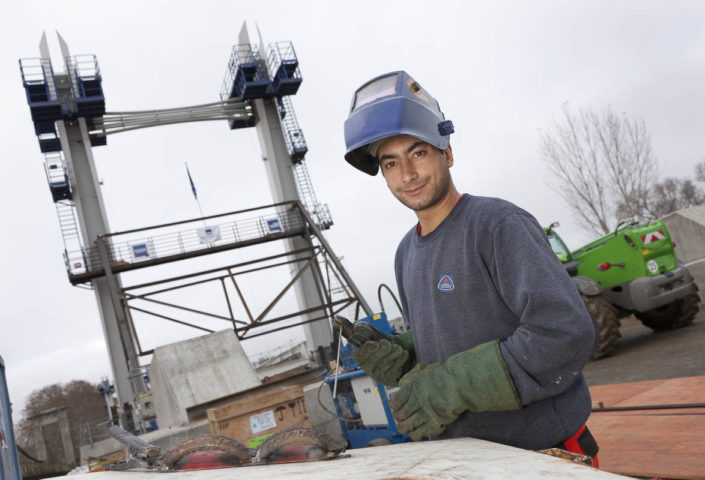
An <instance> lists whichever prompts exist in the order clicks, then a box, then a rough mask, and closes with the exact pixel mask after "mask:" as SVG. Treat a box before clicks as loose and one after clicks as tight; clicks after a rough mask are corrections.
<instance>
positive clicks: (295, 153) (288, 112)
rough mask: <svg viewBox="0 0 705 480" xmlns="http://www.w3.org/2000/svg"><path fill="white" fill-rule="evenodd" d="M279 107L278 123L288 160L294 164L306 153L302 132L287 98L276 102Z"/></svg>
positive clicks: (292, 106)
mask: <svg viewBox="0 0 705 480" xmlns="http://www.w3.org/2000/svg"><path fill="white" fill-rule="evenodd" d="M277 103H278V106H279V121H280V122H281V126H282V130H283V131H284V141H285V142H286V149H287V151H288V152H289V158H291V161H292V162H294V163H296V162H298V161H299V160H301V159H302V158H303V157H304V156H305V155H306V152H308V146H307V145H306V138H305V137H304V132H303V130H301V127H300V126H299V121H298V119H297V118H296V113H295V112H294V105H293V104H292V102H291V99H290V98H289V97H282V98H280V99H278V100H277Z"/></svg>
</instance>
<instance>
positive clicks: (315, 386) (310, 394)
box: [304, 382, 343, 438]
mask: <svg viewBox="0 0 705 480" xmlns="http://www.w3.org/2000/svg"><path fill="white" fill-rule="evenodd" d="M320 385H321V382H316V383H312V384H310V385H306V386H305V387H304V401H305V402H306V410H308V416H309V420H311V426H312V427H313V428H314V430H318V431H321V432H323V433H326V434H328V435H330V436H331V437H333V438H340V437H342V436H343V431H342V430H341V428H340V423H339V422H338V419H337V418H336V417H335V416H333V415H332V414H331V413H329V412H335V404H334V403H333V395H332V394H331V392H330V387H328V385H324V386H323V387H321V389H320V399H321V403H322V404H323V405H324V406H325V407H326V409H328V410H329V412H327V411H326V410H325V409H323V407H321V405H320V403H318V399H319V394H318V393H319V387H320Z"/></svg>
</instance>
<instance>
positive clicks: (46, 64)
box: [20, 58, 61, 128]
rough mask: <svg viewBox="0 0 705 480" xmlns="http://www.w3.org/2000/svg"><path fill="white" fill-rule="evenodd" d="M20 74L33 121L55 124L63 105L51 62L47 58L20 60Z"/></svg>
mask: <svg viewBox="0 0 705 480" xmlns="http://www.w3.org/2000/svg"><path fill="white" fill-rule="evenodd" d="M20 73H21V75H22V86H24V89H25V93H26V95H27V103H28V104H29V110H30V112H31V114H32V121H35V122H36V121H44V120H50V121H52V122H53V121H54V120H58V119H59V118H61V104H60V102H59V98H58V96H57V94H56V82H55V79H54V71H53V69H52V67H51V61H50V60H49V59H47V58H23V59H21V60H20ZM35 128H37V127H36V126H35Z"/></svg>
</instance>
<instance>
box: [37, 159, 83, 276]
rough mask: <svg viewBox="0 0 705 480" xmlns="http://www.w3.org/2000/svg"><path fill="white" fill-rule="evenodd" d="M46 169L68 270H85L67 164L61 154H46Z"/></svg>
mask: <svg viewBox="0 0 705 480" xmlns="http://www.w3.org/2000/svg"><path fill="white" fill-rule="evenodd" d="M44 169H45V171H46V175H47V181H48V182H49V190H51V197H52V199H53V200H54V204H55V205H56V214H57V216H58V218H59V229H60V230H61V238H62V240H63V242H64V261H65V262H66V268H67V269H73V270H85V269H86V267H87V266H86V262H85V258H84V254H83V242H82V240H81V234H80V232H79V229H78V222H77V221H76V211H75V204H74V201H73V193H72V192H71V186H70V185H69V177H68V171H67V169H66V162H65V161H64V156H63V154H62V153H61V152H49V153H45V154H44Z"/></svg>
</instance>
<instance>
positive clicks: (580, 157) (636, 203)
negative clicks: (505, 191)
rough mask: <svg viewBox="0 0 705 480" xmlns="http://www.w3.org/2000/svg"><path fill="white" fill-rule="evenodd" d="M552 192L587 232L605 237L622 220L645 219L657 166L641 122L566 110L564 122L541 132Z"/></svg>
mask: <svg viewBox="0 0 705 480" xmlns="http://www.w3.org/2000/svg"><path fill="white" fill-rule="evenodd" d="M541 155H542V158H543V160H544V162H545V163H546V164H547V166H548V169H549V173H550V179H549V181H548V183H549V185H550V186H551V188H553V189H554V190H556V191H557V192H558V193H559V194H560V195H561V196H562V197H563V199H564V200H565V201H566V202H567V203H568V205H569V206H570V208H571V210H572V211H573V212H574V213H575V214H576V216H577V219H578V223H579V224H580V226H581V227H582V228H584V229H585V230H587V231H589V232H591V233H608V232H609V231H611V230H612V229H613V228H614V227H615V225H616V224H617V222H619V221H620V220H622V219H625V218H636V219H638V220H643V219H645V218H648V216H649V215H648V208H647V204H648V201H647V199H648V193H649V189H650V188H651V187H652V186H653V184H654V182H655V178H656V176H657V170H658V161H657V160H656V158H655V157H654V155H653V152H652V150H651V137H650V135H649V133H648V131H647V130H646V126H645V124H644V122H643V120H634V119H629V118H627V116H626V115H624V114H622V115H617V114H615V113H614V112H612V110H611V109H609V108H608V109H606V110H604V111H603V112H602V113H599V114H598V113H595V112H593V111H591V110H586V109H582V110H580V111H579V112H578V113H577V114H574V113H572V112H571V111H570V109H569V108H568V107H567V106H566V107H565V108H564V109H563V119H562V120H561V121H556V122H554V124H553V125H552V126H551V127H550V128H549V129H547V130H545V131H542V132H541Z"/></svg>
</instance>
